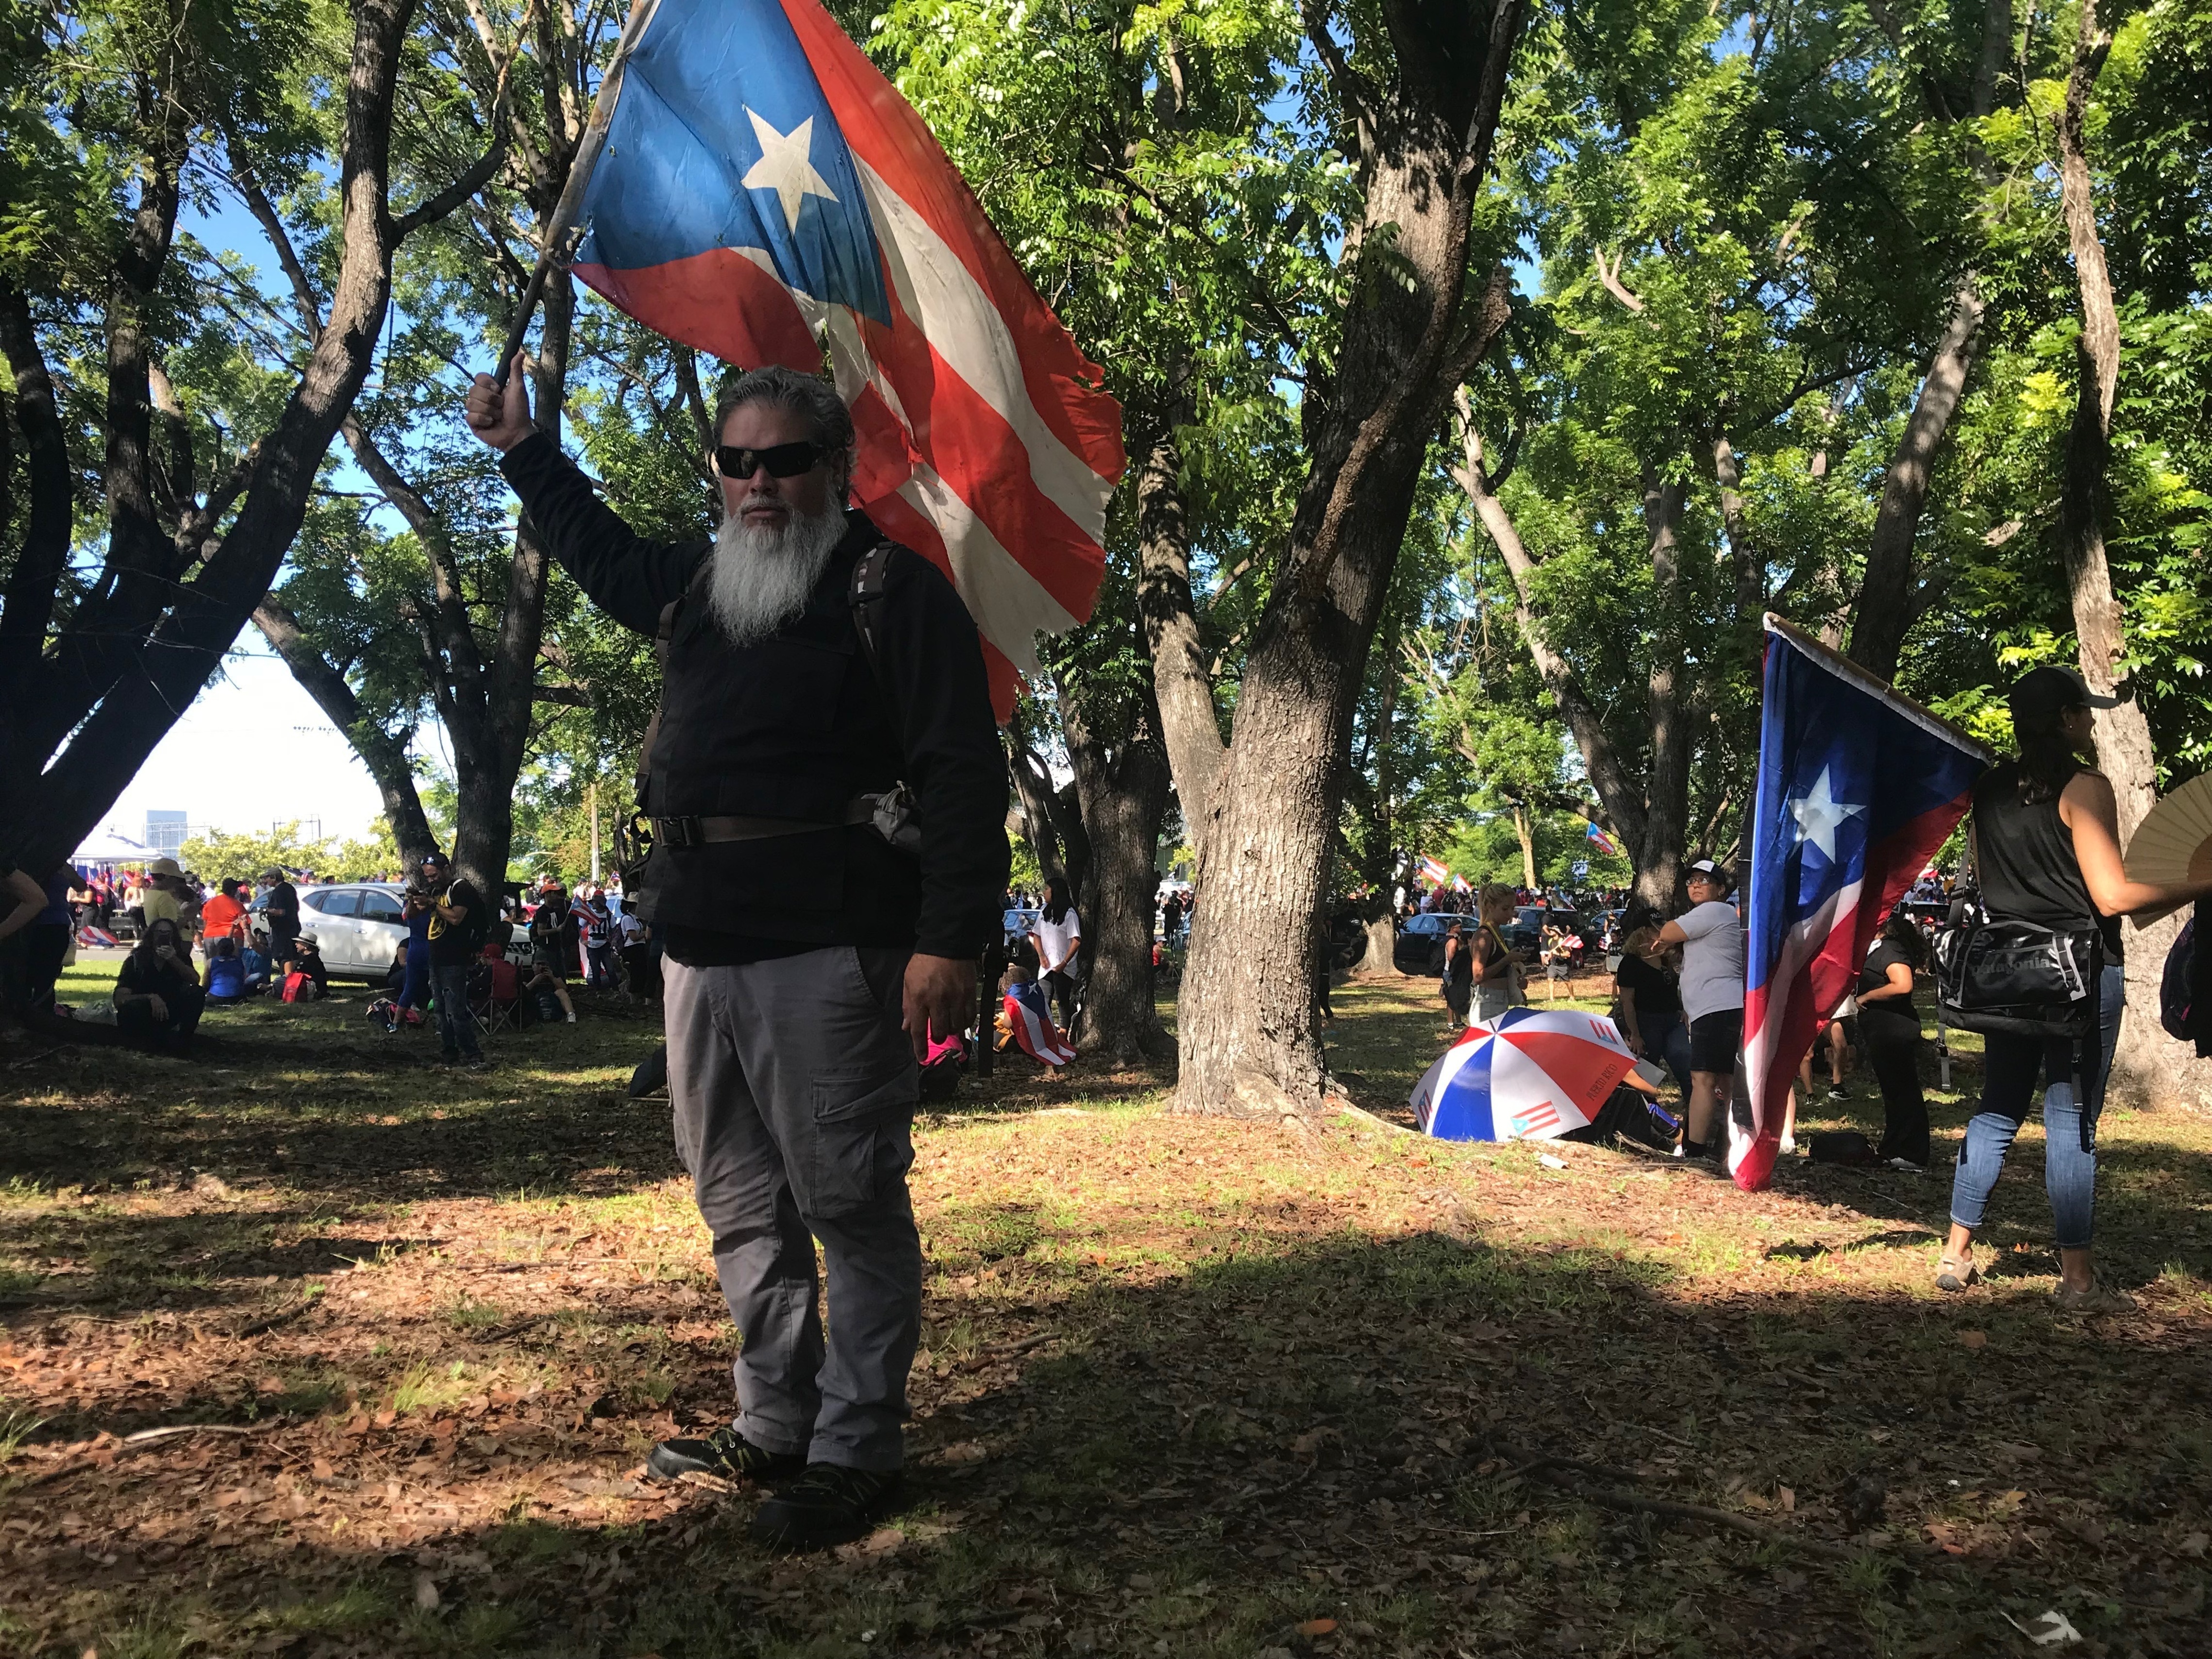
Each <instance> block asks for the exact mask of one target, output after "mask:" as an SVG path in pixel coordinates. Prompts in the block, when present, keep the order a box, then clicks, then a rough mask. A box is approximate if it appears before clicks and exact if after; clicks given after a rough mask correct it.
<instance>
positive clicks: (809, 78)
mask: <svg viewBox="0 0 2212 1659" xmlns="http://www.w3.org/2000/svg"><path fill="white" fill-rule="evenodd" d="M637 3H639V4H641V5H648V6H656V0H637ZM636 41H637V44H636V46H635V49H634V50H633V52H632V53H631V55H630V57H629V62H628V64H627V67H626V68H625V70H624V71H623V81H622V83H621V88H620V93H619V97H618V100H617V103H616V106H615V111H614V114H613V117H612V119H611V122H610V124H609V126H608V130H607V143H606V148H605V151H604V153H603V154H602V155H601V157H600V159H599V166H598V167H597V168H596V169H595V171H594V172H593V173H592V178H591V183H590V185H589V187H588V189H587V191H586V194H585V197H584V204H583V220H582V222H584V223H585V224H586V225H588V226H589V227H590V231H589V234H588V235H587V236H586V239H585V240H584V242H583V244H582V246H580V248H579V249H578V250H577V256H576V262H575V264H574V271H575V274H576V275H577V276H579V277H580V278H581V279H582V280H583V281H584V282H585V283H588V284H589V285H590V286H591V287H592V288H594V289H597V290H599V293H601V294H603V295H605V296H606V298H607V299H608V300H609V301H611V302H612V303H613V304H615V305H616V306H617V307H621V309H623V311H625V312H627V313H629V314H630V315H631V316H633V317H635V318H636V319H638V320H639V321H640V322H641V323H643V324H645V325H647V327H649V328H652V329H654V330H656V331H659V332H660V333H662V334H665V335H667V336H669V337H671V339H677V340H681V341H683V342H684V343H687V344H689V345H693V346H696V347H698V348H699V349H702V350H705V351H709V352H712V353H714V355H715V356H718V357H720V358H722V359H723V360H724V361H725V362H731V363H735V364H738V365H740V366H742V367H744V368H757V367H759V366H760V365H762V364H765V363H782V364H785V365H787V366H788V367H790V368H797V369H802V370H805V371H807V372H809V373H815V372H818V371H819V370H820V368H821V366H822V355H823V354H822V340H823V338H824V337H826V339H827V341H828V343H829V358H830V363H831V367H832V369H833V372H834V373H835V374H836V382H837V389H838V391H839V392H840V393H841V394H842V396H843V398H844V399H845V401H846V403H847V404H848V405H849V406H850V407H851V409H852V411H853V420H854V426H855V427H856V428H858V431H859V435H860V453H859V454H858V456H857V457H856V460H855V465H854V477H853V495H854V501H856V503H857V504H858V505H859V506H860V507H861V508H863V509H864V510H865V511H866V513H867V514H868V516H869V517H870V518H871V519H872V520H874V521H875V523H876V526H878V528H879V529H881V530H882V531H883V532H884V534H886V535H888V536H890V537H891V538H894V539H895V540H897V541H900V542H903V543H904V544H906V545H908V546H909V547H911V548H913V549H915V550H916V551H917V552H920V553H921V554H923V555H925V556H927V557H928V558H930V559H931V560H932V561H933V562H935V563H936V564H937V565H938V567H939V568H941V569H942V570H944V571H945V574H947V575H949V576H950V577H951V579H952V581H953V585H954V586H956V587H957V588H958V589H959V591H960V596H961V598H962V599H963V600H965V601H966V603H967V605H968V610H969V614H970V615H972V616H973V617H975V623H976V626H977V627H978V628H979V629H981V632H982V635H983V640H984V655H985V658H986V660H987V662H988V664H989V665H990V668H991V686H992V696H993V700H994V702H996V703H997V705H998V708H999V714H1000V718H1001V719H1002V720H1003V719H1004V718H1006V715H1007V714H1008V713H1009V712H1010V711H1011V710H1012V704H1013V695H1014V676H1015V671H1016V670H1021V671H1027V672H1035V671H1036V642H1035V641H1036V635H1037V634H1038V632H1040V631H1042V632H1045V633H1048V634H1051V633H1058V632H1060V631H1061V630H1063V629H1067V628H1071V627H1073V626H1074V625H1075V624H1076V623H1079V622H1082V621H1084V620H1085V619H1086V618H1088V617H1089V616H1090V614H1091V601H1092V599H1093V598H1094V597H1095V596H1096V594H1097V590H1098V583H1099V579H1100V576H1101V574H1103V570H1104V568H1105V556H1104V554H1103V550H1102V547H1101V541H1102V538H1103V532H1104V526H1105V517H1106V498H1107V497H1108V495H1110V494H1111V493H1112V491H1113V489H1114V485H1115V483H1116V481H1117V480H1119V479H1120V477H1121V471H1122V465H1123V456H1122V451H1121V409H1120V407H1119V405H1117V404H1115V402H1114V400H1113V399H1112V398H1109V397H1108V396H1107V395H1106V394H1105V393H1104V392H1101V391H1099V390H1097V383H1098V380H1099V371H1098V369H1097V366H1096V365H1094V364H1092V363H1091V362H1087V361H1086V360H1085V357H1084V356H1083V354H1082V352H1080V351H1079V350H1078V349H1077V348H1076V345H1075V343H1074V342H1073V340H1072V339H1070V338H1069V337H1068V334H1067V331H1066V329H1064V328H1062V327H1061V326H1060V320H1059V319H1057V318H1056V317H1054V315H1053V313H1052V312H1051V310H1050V309H1049V308H1048V307H1047V306H1046V305H1045V303H1044V301H1042V300H1041V299H1039V298H1038V297H1037V295H1036V290H1035V289H1032V288H1031V287H1030V283H1029V280H1028V278H1026V277H1025V276H1023V274H1022V271H1021V269H1020V267H1019V266H1018V265H1017V264H1015V263H1014V259H1013V256H1012V254H1011V253H1009V252H1007V250H1006V245H1005V243H1003V242H1002V241H1000V239H999V235H998V233H997V232H996V231H995V230H994V229H993V228H991V222H990V221H989V220H988V219H987V218H986V217H985V216H984V214H983V210H982V207H981V204H979V203H978V202H977V201H976V200H975V195H974V193H973V192H972V191H969V188H968V186H967V184H966V183H965V181H964V180H963V179H962V178H961V177H960V174H959V173H957V171H956V170H955V169H954V167H953V166H952V163H951V161H949V160H947V159H946V157H945V152H944V150H943V149H940V148H939V145H938V143H937V141H936V139H935V138H934V137H932V136H931V134H930V131H929V129H928V127H927V125H924V124H923V122H922V119H921V117H920V116H919V115H917V114H915V112H914V109H913V108H912V106H909V105H908V103H907V101H906V100H904V99H903V98H902V97H901V96H900V95H899V94H898V93H897V92H896V90H895V89H894V88H892V86H891V84H890V82H888V81H886V80H884V77H883V76H881V75H880V74H878V72H877V70H876V69H875V66H874V65H873V64H870V63H869V62H868V60H867V58H866V57H864V56H863V55H862V54H861V52H860V48H859V47H857V46H854V44H853V42H852V41H851V40H849V39H848V37H847V36H846V34H845V33H844V32H843V31H842V29H840V28H839V27H837V25H836V23H834V22H833V21H830V18H829V15H828V14H827V13H826V12H824V11H823V9H822V8H821V6H820V5H819V4H818V3H817V0H657V6H656V9H654V11H653V14H652V15H651V17H650V19H649V20H648V21H645V22H644V23H643V24H642V25H641V28H640V32H639V33H638V34H637V37H636Z"/></svg>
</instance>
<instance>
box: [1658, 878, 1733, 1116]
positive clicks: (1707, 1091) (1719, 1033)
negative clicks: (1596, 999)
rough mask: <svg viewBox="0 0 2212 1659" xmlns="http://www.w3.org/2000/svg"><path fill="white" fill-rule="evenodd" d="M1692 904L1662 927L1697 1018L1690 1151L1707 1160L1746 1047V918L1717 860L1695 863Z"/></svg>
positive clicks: (1686, 1002)
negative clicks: (1676, 950)
mask: <svg viewBox="0 0 2212 1659" xmlns="http://www.w3.org/2000/svg"><path fill="white" fill-rule="evenodd" d="M1685 885H1686V886H1687V887H1688V889H1689V891H1690V908H1688V909H1687V910H1686V911H1685V912H1684V913H1683V914H1682V915H1679V916H1677V917H1676V918H1675V919H1674V921H1670V922H1668V924H1667V925H1666V926H1665V927H1662V928H1661V929H1660V930H1659V943H1660V945H1662V947H1663V946H1666V945H1680V946H1681V947H1682V975H1681V986H1682V1017H1683V1018H1685V1019H1686V1020H1688V1021H1689V1022H1690V1109H1689V1112H1688V1115H1687V1117H1686V1121H1685V1122H1684V1124H1683V1129H1682V1156H1683V1157H1685V1158H1703V1157H1705V1154H1706V1152H1707V1151H1708V1150H1709V1149H1710V1148H1711V1146H1712V1145H1713V1142H1714V1135H1713V1117H1714V1114H1715V1112H1716V1111H1717V1109H1719V1108H1720V1107H1721V1105H1722V1103H1723V1102H1725V1101H1726V1100H1727V1098H1728V1092H1729V1083H1730V1081H1731V1080H1732V1079H1734V1077H1735V1063H1736V1058H1737V1056H1738V1055H1739V1054H1741V1053H1742V1052H1743V965H1744V947H1743V922H1742V920H1741V918H1740V917H1738V916H1737V915H1736V913H1735V906H1734V905H1733V904H1730V903H1729V902H1728V897H1729V885H1730V884H1729V878H1728V872H1726V871H1725V870H1723V869H1722V868H1721V866H1719V865H1717V864H1715V863H1714V862H1713V861H1712V860H1711V859H1699V860H1698V861H1697V862H1696V863H1695V864H1693V865H1692V866H1690V874H1689V878H1688V880H1687V881H1686V883H1685Z"/></svg>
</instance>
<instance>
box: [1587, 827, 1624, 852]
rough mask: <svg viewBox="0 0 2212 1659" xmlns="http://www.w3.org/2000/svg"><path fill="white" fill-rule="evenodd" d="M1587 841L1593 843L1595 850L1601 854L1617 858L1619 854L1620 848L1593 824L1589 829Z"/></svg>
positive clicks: (1611, 838)
mask: <svg viewBox="0 0 2212 1659" xmlns="http://www.w3.org/2000/svg"><path fill="white" fill-rule="evenodd" d="M1588 839H1589V841H1591V842H1595V845H1596V847H1597V850H1598V851H1599V852H1601V853H1611V854H1615V855H1616V856H1617V855H1618V854H1620V848H1619V847H1617V846H1615V845H1614V844H1613V837H1612V836H1608V835H1607V834H1606V833H1605V831H1604V830H1602V829H1599V828H1598V827H1597V825H1596V824H1595V823H1592V824H1591V825H1590V827H1589V836H1588Z"/></svg>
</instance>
